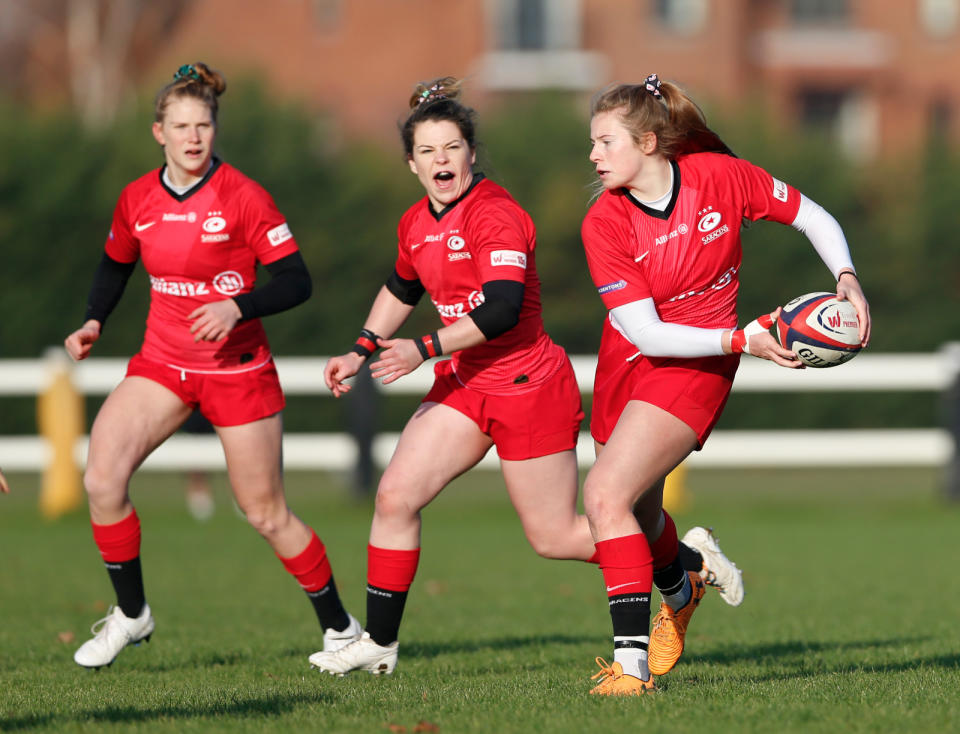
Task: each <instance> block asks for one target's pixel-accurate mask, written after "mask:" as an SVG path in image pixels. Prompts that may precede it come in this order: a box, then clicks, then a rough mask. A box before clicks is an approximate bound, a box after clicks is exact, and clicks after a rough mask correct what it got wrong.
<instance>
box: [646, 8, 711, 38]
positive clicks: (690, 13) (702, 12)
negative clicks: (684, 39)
mask: <svg viewBox="0 0 960 734" xmlns="http://www.w3.org/2000/svg"><path fill="white" fill-rule="evenodd" d="M653 8H654V15H655V16H656V19H657V22H658V23H659V24H660V25H661V26H663V27H664V28H666V29H667V30H669V31H671V32H673V33H676V34H678V35H682V36H692V35H694V34H696V33H698V32H700V31H701V30H703V27H704V26H705V25H706V22H707V0H655V2H654V4H653Z"/></svg>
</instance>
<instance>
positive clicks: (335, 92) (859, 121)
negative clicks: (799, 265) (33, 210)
mask: <svg viewBox="0 0 960 734" xmlns="http://www.w3.org/2000/svg"><path fill="white" fill-rule="evenodd" d="M59 1H60V3H61V4H63V3H65V0H59ZM45 2H46V4H47V5H48V6H50V7H54V6H56V5H57V0H45ZM87 2H88V3H93V4H97V3H99V2H103V3H104V4H105V5H109V3H110V2H113V3H123V2H127V4H129V3H131V2H135V0H87ZM171 3H173V0H171ZM104 12H105V11H104V10H103V9H101V16H102V15H103V14H104ZM148 15H149V14H148V13H146V12H144V13H142V17H141V18H140V19H139V20H138V23H139V24H140V26H143V25H144V24H150V23H151V22H152V23H153V24H154V25H158V24H159V21H158V20H157V19H156V17H154V19H153V20H152V21H151V20H150V18H149V17H148ZM2 19H3V15H2V14H0V23H2ZM161 30H162V34H163V35H162V39H161V40H160V42H158V43H155V44H154V46H153V47H152V50H151V52H150V53H148V54H145V53H144V52H143V51H142V44H141V46H137V45H136V44H132V47H131V53H130V56H131V59H133V61H132V62H131V68H132V69H133V75H134V77H135V78H134V79H133V80H132V81H133V82H134V83H136V84H140V85H147V86H150V87H156V86H157V85H159V84H160V83H162V81H163V80H164V79H166V77H167V75H168V74H169V73H170V71H171V70H172V69H175V68H176V67H177V66H178V65H179V64H180V63H182V62H183V61H184V60H194V59H198V58H200V59H204V60H208V61H209V62H210V63H211V64H213V65H214V66H217V67H219V68H221V69H223V70H224V71H225V72H226V73H227V75H228V78H235V77H237V76H238V75H239V74H240V73H246V72H253V73H255V74H257V75H259V76H261V77H262V78H264V79H265V80H266V81H267V83H268V84H269V86H270V88H271V89H273V90H275V91H277V92H278V93H281V94H284V95H292V96H294V97H298V98H301V99H302V100H304V101H305V102H307V103H308V104H310V105H311V106H313V107H314V108H317V109H321V108H322V109H328V110H331V111H333V112H334V113H335V116H336V118H337V119H338V120H339V121H340V123H341V128H342V130H343V131H344V132H345V134H351V135H369V136H373V137H377V138H388V137H389V138H391V139H392V137H393V136H394V135H395V122H396V120H397V119H398V118H399V117H400V116H401V115H402V114H403V111H404V110H403V104H404V101H405V97H406V93H407V91H408V90H409V89H410V86H411V84H412V82H414V81H416V80H418V79H424V78H429V77H432V76H437V75H440V74H447V73H452V74H455V75H459V76H466V77H468V78H469V79H470V100H471V102H472V103H474V104H476V105H478V106H483V105H484V104H485V103H486V102H488V101H491V100H495V99H496V98H497V97H502V96H503V95H504V94H506V93H516V92H523V91H527V90H534V89H541V88H557V89H564V90H569V91H571V92H573V93H582V94H585V93H587V92H589V91H592V90H595V89H597V88H599V87H602V86H603V85H604V84H606V83H608V82H610V81H633V80H639V79H641V78H642V77H643V76H645V75H646V74H647V73H649V72H651V71H657V72H658V73H660V74H661V76H662V77H665V78H670V79H674V80H677V81H679V82H680V83H681V84H683V85H684V86H685V87H687V88H688V89H689V90H690V91H691V92H692V93H693V95H694V96H695V98H697V99H698V100H701V101H704V102H709V103H710V105H711V106H715V107H719V108H727V109H728V110H732V109H735V108H736V107H738V106H741V105H743V104H744V103H746V102H748V101H749V102H751V103H752V102H755V101H759V102H760V103H761V104H762V105H764V106H765V107H766V108H767V109H768V110H769V112H770V113H771V114H772V115H773V116H774V119H775V120H777V121H778V122H779V123H780V124H783V125H784V126H810V127H817V128H822V129H826V130H827V131H828V132H830V133H831V134H832V135H834V136H835V137H836V138H837V139H838V141H839V142H840V143H841V144H842V146H843V148H844V150H846V151H847V153H848V154H849V155H851V156H852V157H855V158H856V157H859V158H871V157H874V156H877V155H882V154H883V152H884V151H885V150H895V151H898V152H900V151H902V150H903V149H904V148H907V149H909V147H910V146H912V145H913V144H915V143H917V142H920V141H922V140H925V139H926V138H927V137H928V136H929V135H930V134H932V133H936V134H940V135H944V136H946V137H947V138H948V139H949V140H950V141H951V142H952V143H953V144H954V145H960V114H958V111H960V74H958V73H957V70H960V0H273V1H272V2H271V3H269V4H265V3H263V2H259V1H255V0H192V2H189V3H180V4H178V5H177V12H175V13H174V12H168V14H167V16H166V17H165V18H164V20H163V27H162V29H161ZM154 31H155V28H152V27H149V25H148V27H147V28H146V29H144V28H140V31H139V36H138V37H139V38H141V39H143V38H144V37H145V36H148V37H150V36H149V34H150V33H153V36H152V37H154V38H155V37H156V33H155V32H154ZM48 35H49V34H48ZM0 41H3V42H6V40H5V39H4V36H3V34H2V33H0ZM45 42H46V43H51V41H50V39H49V38H47V40H46V41H45ZM74 45H76V44H74ZM137 48H141V51H140V52H139V55H138V52H137ZM46 55H47V57H51V54H50V53H47V54H46ZM52 56H53V57H55V56H56V54H53V55H52ZM61 56H65V55H64V54H61ZM28 59H29V56H28ZM47 66H48V67H50V68H52V65H51V63H50V62H48V63H47ZM50 83H56V82H55V76H54V75H52V74H51V79H50ZM41 87H42V84H41Z"/></svg>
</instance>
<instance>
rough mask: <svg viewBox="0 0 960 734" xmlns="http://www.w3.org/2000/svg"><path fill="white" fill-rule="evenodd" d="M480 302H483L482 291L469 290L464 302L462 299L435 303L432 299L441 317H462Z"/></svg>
mask: <svg viewBox="0 0 960 734" xmlns="http://www.w3.org/2000/svg"><path fill="white" fill-rule="evenodd" d="M431 300H432V299H431ZM481 303H483V291H470V295H469V296H467V302H466V303H464V302H463V301H460V302H459V303H437V302H436V301H433V305H434V306H436V308H437V313H438V314H440V317H441V318H445V319H459V318H462V317H464V316H466V315H467V314H468V313H470V312H471V311H472V310H473V309H475V308H476V307H477V306H479V305H480V304H481Z"/></svg>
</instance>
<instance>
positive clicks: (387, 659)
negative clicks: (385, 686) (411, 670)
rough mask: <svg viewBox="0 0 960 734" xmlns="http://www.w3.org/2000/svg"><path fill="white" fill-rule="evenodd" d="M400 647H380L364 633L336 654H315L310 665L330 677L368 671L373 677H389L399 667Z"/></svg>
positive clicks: (392, 644) (395, 644) (394, 643)
mask: <svg viewBox="0 0 960 734" xmlns="http://www.w3.org/2000/svg"><path fill="white" fill-rule="evenodd" d="M398 647H399V645H398V644H397V643H396V642H391V643H390V644H389V645H387V646H386V647H384V646H382V645H378V644H377V643H376V642H374V641H373V638H371V637H370V633H369V632H364V633H363V634H362V635H361V636H360V639H359V640H354V641H353V642H351V643H349V644H347V645H344V646H343V647H341V648H340V649H339V650H337V651H336V652H327V651H323V652H315V653H313V655H311V656H310V665H311V666H312V667H314V668H319V669H320V670H323V671H325V672H327V673H330V675H341V676H342V675H346V674H347V673H349V672H350V671H351V670H366V671H368V672H370V673H372V674H373V675H389V674H390V673H392V672H393V669H394V668H395V667H397V649H398Z"/></svg>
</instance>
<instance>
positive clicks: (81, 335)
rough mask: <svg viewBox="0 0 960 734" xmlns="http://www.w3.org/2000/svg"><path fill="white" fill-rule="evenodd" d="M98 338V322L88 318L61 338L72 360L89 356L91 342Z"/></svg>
mask: <svg viewBox="0 0 960 734" xmlns="http://www.w3.org/2000/svg"><path fill="white" fill-rule="evenodd" d="M99 338H100V322H99V321H96V320H95V319H90V320H89V321H87V322H86V323H85V324H84V325H83V326H81V327H80V328H79V329H77V330H76V331H75V332H73V333H72V334H71V335H70V336H68V337H67V338H66V339H64V340H63V346H64V347H66V349H67V354H69V355H70V356H71V357H72V358H73V359H74V360H76V361H80V360H81V359H86V358H87V357H89V356H90V349H91V348H92V347H93V343H94V342H95V341H96V340H97V339H99Z"/></svg>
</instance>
